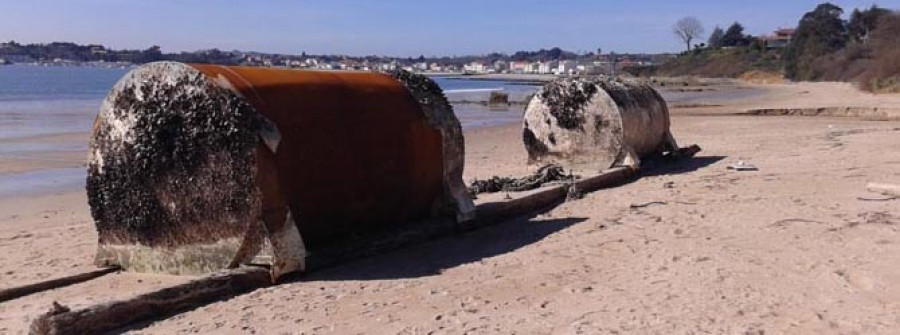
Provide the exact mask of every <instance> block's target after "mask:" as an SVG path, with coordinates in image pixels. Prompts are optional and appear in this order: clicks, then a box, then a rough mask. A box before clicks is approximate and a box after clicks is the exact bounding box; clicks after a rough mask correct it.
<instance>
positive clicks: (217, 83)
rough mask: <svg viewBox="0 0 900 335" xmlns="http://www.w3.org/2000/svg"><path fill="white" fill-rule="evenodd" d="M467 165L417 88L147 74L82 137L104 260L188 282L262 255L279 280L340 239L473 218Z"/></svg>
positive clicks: (373, 79) (194, 68) (131, 78)
mask: <svg viewBox="0 0 900 335" xmlns="http://www.w3.org/2000/svg"><path fill="white" fill-rule="evenodd" d="M463 152H464V151H463V138H462V131H461V129H460V125H459V121H458V120H457V119H456V116H455V115H454V114H453V110H452V108H451V107H450V105H449V104H448V103H447V100H446V99H445V98H444V96H443V93H442V91H441V90H440V88H439V87H438V86H437V85H436V84H435V83H434V82H433V81H431V80H429V79H427V78H425V77H423V76H418V75H412V74H409V73H407V72H396V73H391V74H382V73H370V72H324V71H297V70H285V69H271V68H251V67H228V66H214V65H188V64H181V63H173V62H161V63H153V64H148V65H145V66H141V67H139V68H137V69H135V70H133V71H131V72H130V73H128V74H126V75H125V77H124V78H122V79H121V80H120V81H119V82H118V83H117V84H116V85H115V87H114V88H113V89H112V91H111V92H110V94H109V96H108V97H107V98H106V100H105V101H104V102H103V104H102V106H101V108H100V112H99V115H98V116H97V119H96V122H95V125H94V132H93V135H92V137H91V143H90V157H89V164H88V178H87V191H88V196H89V202H90V207H91V212H92V215H93V217H94V220H95V222H96V226H97V230H98V233H99V251H98V254H97V263H99V264H102V265H118V266H121V267H123V268H125V269H130V270H135V271H145V272H166V273H184V274H197V273H205V272H210V271H215V270H219V269H222V268H226V267H233V266H237V265H239V264H241V263H245V262H249V261H251V259H254V258H256V260H257V261H259V260H261V259H263V260H268V262H270V263H271V264H272V265H273V274H274V275H275V276H276V277H277V276H278V275H279V274H281V273H284V272H291V271H296V270H302V268H303V258H304V257H305V255H306V252H307V249H308V250H310V251H312V252H315V250H317V249H319V248H323V247H325V246H327V245H328V244H329V243H338V241H340V240H341V239H342V238H345V237H353V238H365V235H366V234H367V233H369V232H373V231H377V230H379V229H385V228H390V227H393V226H397V225H400V224H408V223H410V222H414V221H417V220H422V219H426V218H431V217H436V216H452V217H454V218H456V219H458V220H464V219H466V218H468V217H470V216H471V214H472V212H473V209H474V207H473V205H472V201H471V199H470V198H469V197H468V195H467V194H466V190H465V186H464V184H463V182H462V169H463V159H464V158H463ZM301 236H302V238H301ZM262 256H270V257H262Z"/></svg>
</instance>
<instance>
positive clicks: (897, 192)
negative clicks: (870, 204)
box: [866, 183, 900, 197]
mask: <svg viewBox="0 0 900 335" xmlns="http://www.w3.org/2000/svg"><path fill="white" fill-rule="evenodd" d="M866 189H868V190H869V192H874V193H878V194H883V195H887V196H892V197H900V185H894V184H880V183H869V184H868V185H866Z"/></svg>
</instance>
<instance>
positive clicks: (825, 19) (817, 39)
mask: <svg viewBox="0 0 900 335" xmlns="http://www.w3.org/2000/svg"><path fill="white" fill-rule="evenodd" d="M843 13H844V10H843V9H841V7H838V6H835V5H833V4H831V3H824V4H821V5H819V6H818V7H816V9H815V10H813V11H811V12H808V13H806V14H804V15H803V18H802V19H800V24H799V25H798V26H797V32H796V33H795V35H794V39H793V41H791V44H790V45H789V46H788V49H787V51H786V53H785V75H786V76H787V77H788V78H789V79H792V80H815V79H817V78H818V77H819V76H820V75H821V73H820V72H821V71H819V70H817V69H816V67H815V64H814V63H815V61H816V60H817V59H818V58H819V57H822V56H825V55H828V54H831V53H834V52H836V51H838V50H840V49H842V48H843V47H844V45H846V44H847V33H846V31H845V29H844V20H842V19H841V14H843Z"/></svg>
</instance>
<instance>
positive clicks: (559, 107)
mask: <svg viewBox="0 0 900 335" xmlns="http://www.w3.org/2000/svg"><path fill="white" fill-rule="evenodd" d="M523 126H524V129H523V134H522V136H523V141H524V143H525V148H526V149H527V151H528V157H529V161H530V162H532V163H537V162H555V163H559V164H562V165H564V166H566V167H568V168H571V169H575V170H579V171H588V172H597V171H602V170H605V169H608V168H610V167H612V166H614V165H617V164H634V163H629V160H631V161H632V162H634V161H636V162H638V163H636V164H639V158H641V157H646V156H649V155H652V154H655V153H660V152H662V151H663V150H667V149H674V148H676V147H677V145H676V144H675V142H674V139H672V136H671V134H670V133H669V126H670V120H669V111H668V108H667V107H666V102H665V100H663V98H662V97H661V96H660V95H659V93H658V92H656V90H654V89H653V88H652V87H650V86H649V85H646V84H642V83H638V82H632V81H626V80H618V79H615V80H613V79H582V78H576V79H561V80H557V81H554V82H551V83H549V84H547V85H545V86H544V87H543V88H542V89H541V90H540V91H539V92H538V93H537V94H535V96H534V98H532V100H531V102H530V103H529V104H528V107H527V108H526V110H525V115H524V124H523Z"/></svg>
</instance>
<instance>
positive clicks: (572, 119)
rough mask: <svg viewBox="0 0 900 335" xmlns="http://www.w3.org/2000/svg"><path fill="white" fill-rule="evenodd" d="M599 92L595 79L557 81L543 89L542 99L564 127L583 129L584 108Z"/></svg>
mask: <svg viewBox="0 0 900 335" xmlns="http://www.w3.org/2000/svg"><path fill="white" fill-rule="evenodd" d="M596 93H597V85H596V83H595V82H593V81H589V80H582V79H575V80H562V81H555V82H551V83H549V84H547V85H546V86H544V89H543V90H541V93H540V94H541V100H543V101H544V103H545V104H546V105H547V107H549V108H550V115H553V117H554V118H556V122H557V124H558V125H559V126H560V127H561V128H564V129H570V130H572V129H581V127H582V125H583V124H584V115H583V113H582V110H583V109H584V107H585V105H587V103H588V102H590V101H591V98H593V97H594V94H596Z"/></svg>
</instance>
